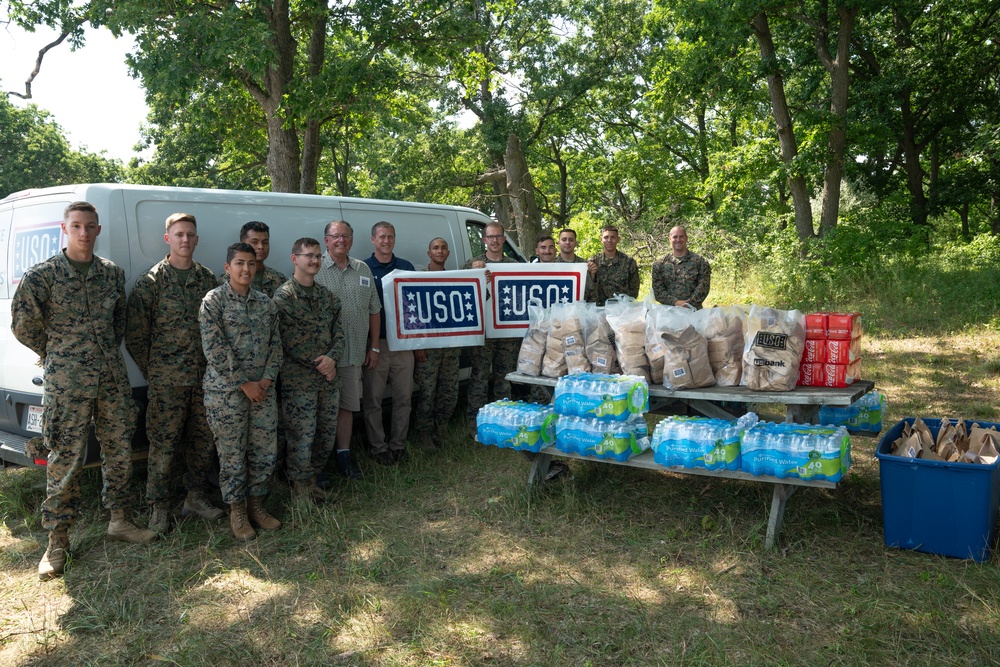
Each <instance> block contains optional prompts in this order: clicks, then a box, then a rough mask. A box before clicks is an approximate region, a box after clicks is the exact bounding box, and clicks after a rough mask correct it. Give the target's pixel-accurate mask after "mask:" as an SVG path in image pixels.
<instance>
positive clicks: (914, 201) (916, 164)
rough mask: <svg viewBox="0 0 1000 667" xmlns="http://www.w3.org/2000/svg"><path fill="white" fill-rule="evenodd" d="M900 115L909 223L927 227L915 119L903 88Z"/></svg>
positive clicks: (908, 94) (907, 95)
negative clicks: (908, 203) (908, 202)
mask: <svg viewBox="0 0 1000 667" xmlns="http://www.w3.org/2000/svg"><path fill="white" fill-rule="evenodd" d="M899 107H900V115H901V117H902V120H903V137H902V139H901V141H900V148H901V149H902V151H903V168H904V169H905V170H906V187H907V189H908V190H909V192H910V221H911V222H913V224H914V225H917V226H918V227H923V226H925V225H927V215H928V213H927V195H926V194H925V193H924V170H923V168H922V167H921V166H920V152H921V146H919V145H918V144H917V139H916V123H917V121H916V118H914V116H913V109H912V107H911V104H910V90H909V88H908V87H904V89H903V91H902V92H901V93H900V95H899Z"/></svg>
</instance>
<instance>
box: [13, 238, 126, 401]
mask: <svg viewBox="0 0 1000 667" xmlns="http://www.w3.org/2000/svg"><path fill="white" fill-rule="evenodd" d="M10 310H11V331H12V332H13V333H14V337H15V338H17V340H18V341H20V342H21V344H22V345H24V346H25V347H27V348H29V349H31V350H32V351H33V352H35V354H37V355H38V356H39V357H40V360H41V362H42V365H43V367H44V368H45V392H46V393H51V394H71V395H72V394H86V395H91V394H95V393H96V392H97V388H98V386H99V385H100V384H101V383H102V382H107V381H108V378H107V375H106V373H108V372H110V373H111V376H112V379H113V381H114V382H115V383H116V384H118V386H119V388H121V389H123V390H124V391H125V393H126V394H129V393H130V391H129V390H128V387H129V382H128V374H127V373H126V371H125V361H124V359H123V358H122V354H121V349H120V345H121V340H122V335H123V334H124V333H125V272H124V271H122V270H121V268H119V267H118V266H117V265H116V264H115V263H114V262H111V261H110V260H107V259H103V258H101V257H98V256H97V255H94V261H93V263H92V264H91V266H90V270H89V271H87V274H86V275H84V274H82V273H80V271H78V270H77V269H76V267H74V266H73V265H72V264H70V263H69V260H68V259H67V258H66V254H65V249H64V250H63V252H60V253H59V254H57V255H53V256H52V257H50V258H49V259H47V260H45V261H44V262H40V263H38V264H36V265H35V266H33V267H31V268H30V269H28V270H27V271H26V272H25V274H24V276H23V277H22V278H21V282H20V283H19V284H18V286H17V291H16V292H15V293H14V299H13V301H12V302H11V309H10Z"/></svg>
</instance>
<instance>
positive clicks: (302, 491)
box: [292, 479, 329, 503]
mask: <svg viewBox="0 0 1000 667" xmlns="http://www.w3.org/2000/svg"><path fill="white" fill-rule="evenodd" d="M292 497H293V498H302V499H305V500H309V501H311V502H315V503H322V502H325V501H326V500H327V499H328V498H329V495H328V494H327V492H326V491H324V490H323V489H321V488H319V487H318V486H316V480H315V479H307V480H304V481H301V482H292Z"/></svg>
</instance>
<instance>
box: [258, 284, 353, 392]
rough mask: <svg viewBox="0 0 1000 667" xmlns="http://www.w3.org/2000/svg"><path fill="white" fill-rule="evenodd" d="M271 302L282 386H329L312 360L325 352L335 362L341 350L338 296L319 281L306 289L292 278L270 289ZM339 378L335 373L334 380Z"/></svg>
mask: <svg viewBox="0 0 1000 667" xmlns="http://www.w3.org/2000/svg"><path fill="white" fill-rule="evenodd" d="M274 305H276V306H277V307H278V315H279V318H280V320H281V344H282V346H283V347H284V363H283V365H282V367H281V381H282V383H283V384H284V386H285V387H293V388H294V389H301V390H303V391H312V390H317V389H321V388H323V387H329V386H331V383H330V382H327V380H326V378H324V377H323V376H322V375H320V372H319V371H317V370H316V364H315V363H314V362H313V360H314V359H315V358H316V357H318V356H320V355H323V354H325V355H326V356H328V357H330V358H331V359H333V360H334V361H335V362H336V361H338V360H339V359H340V358H341V357H342V356H343V354H344V330H343V328H342V327H341V326H340V299H338V298H337V297H336V296H334V295H333V293H332V292H330V290H328V289H327V288H325V287H323V286H322V285H320V284H319V283H314V284H313V288H312V290H307V289H305V288H304V287H302V285H300V284H299V283H298V281H296V280H295V278H292V279H290V280H289V281H288V282H286V283H285V284H284V285H282V286H281V287H279V288H278V291H277V292H275V293H274ZM339 381H340V376H339V375H338V376H337V377H335V378H334V384H335V383H337V382H339Z"/></svg>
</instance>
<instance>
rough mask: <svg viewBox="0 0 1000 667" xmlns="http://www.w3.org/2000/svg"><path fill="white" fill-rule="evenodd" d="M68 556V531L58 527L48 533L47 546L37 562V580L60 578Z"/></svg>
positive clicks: (64, 527) (63, 527)
mask: <svg viewBox="0 0 1000 667" xmlns="http://www.w3.org/2000/svg"><path fill="white" fill-rule="evenodd" d="M67 554H69V529H68V528H66V526H59V527H57V528H55V529H54V530H51V531H49V546H48V548H47V549H46V550H45V555H44V556H42V560H41V561H39V562H38V578H39V579H41V580H42V581H46V580H48V579H54V578H56V577H59V576H62V573H63V570H64V569H65V568H66V556H67Z"/></svg>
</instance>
